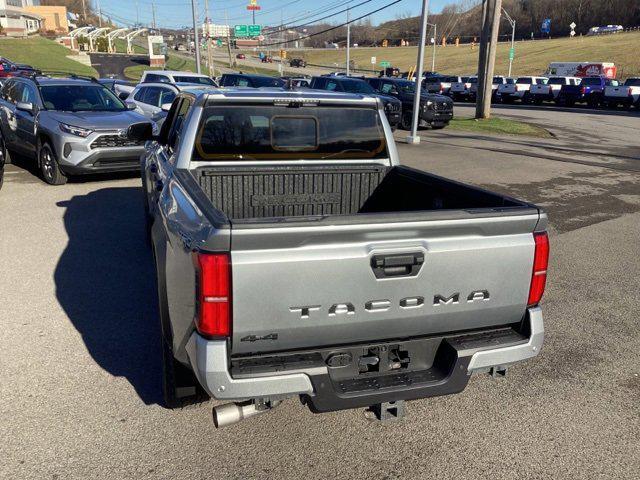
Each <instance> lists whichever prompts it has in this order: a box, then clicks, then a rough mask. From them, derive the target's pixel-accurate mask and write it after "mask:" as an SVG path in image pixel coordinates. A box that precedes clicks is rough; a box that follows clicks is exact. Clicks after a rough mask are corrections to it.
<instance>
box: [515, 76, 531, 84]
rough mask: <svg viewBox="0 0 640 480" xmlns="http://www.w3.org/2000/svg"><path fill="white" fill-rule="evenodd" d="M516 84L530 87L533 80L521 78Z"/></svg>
mask: <svg viewBox="0 0 640 480" xmlns="http://www.w3.org/2000/svg"><path fill="white" fill-rule="evenodd" d="M516 83H519V84H521V85H529V84H530V83H531V79H530V78H529V77H525V78H519V79H518V80H516Z"/></svg>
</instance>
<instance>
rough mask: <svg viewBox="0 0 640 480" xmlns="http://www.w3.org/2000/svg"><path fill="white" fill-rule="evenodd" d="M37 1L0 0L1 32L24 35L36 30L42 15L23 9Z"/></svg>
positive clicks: (9, 34)
mask: <svg viewBox="0 0 640 480" xmlns="http://www.w3.org/2000/svg"><path fill="white" fill-rule="evenodd" d="M38 3H39V2H38V1H37V0H0V26H1V27H2V34H3V35H7V36H9V37H25V36H27V35H28V34H30V33H36V32H38V31H39V30H40V27H41V22H42V16H40V15H39V14H38V13H35V12H28V11H26V10H25V9H24V8H25V7H32V6H34V4H38Z"/></svg>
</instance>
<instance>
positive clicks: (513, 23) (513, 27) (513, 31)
mask: <svg viewBox="0 0 640 480" xmlns="http://www.w3.org/2000/svg"><path fill="white" fill-rule="evenodd" d="M502 12H503V13H504V15H505V17H506V18H507V22H509V23H510V24H511V51H510V52H509V73H508V75H507V77H510V76H511V66H512V65H513V55H512V53H511V52H514V48H515V41H516V21H515V20H514V19H513V18H511V16H510V15H509V14H508V13H507V11H506V10H505V9H504V8H503V9H502Z"/></svg>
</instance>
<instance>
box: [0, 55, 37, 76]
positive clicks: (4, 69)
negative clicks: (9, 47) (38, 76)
mask: <svg viewBox="0 0 640 480" xmlns="http://www.w3.org/2000/svg"><path fill="white" fill-rule="evenodd" d="M35 71H36V70H35V69H34V68H33V67H32V66H30V65H23V64H16V63H13V62H11V61H9V60H7V59H6V58H0V78H9V77H18V76H20V75H25V74H26V75H28V74H31V73H33V72H35Z"/></svg>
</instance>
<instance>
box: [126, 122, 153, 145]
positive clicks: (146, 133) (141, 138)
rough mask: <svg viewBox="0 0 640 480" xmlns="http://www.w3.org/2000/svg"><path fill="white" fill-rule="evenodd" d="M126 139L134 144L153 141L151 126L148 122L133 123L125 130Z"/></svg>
mask: <svg viewBox="0 0 640 480" xmlns="http://www.w3.org/2000/svg"><path fill="white" fill-rule="evenodd" d="M127 138H128V139H129V140H134V141H136V142H146V141H149V140H154V139H155V137H154V135H153V125H152V124H151V123H149V122H144V123H134V124H133V125H130V126H129V128H127Z"/></svg>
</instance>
